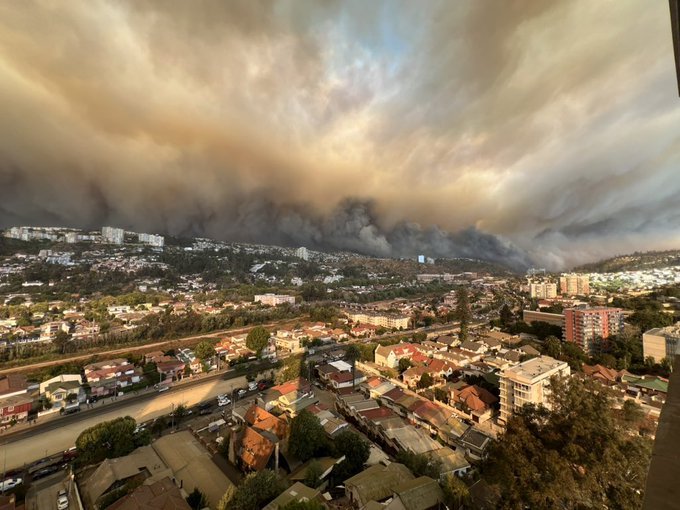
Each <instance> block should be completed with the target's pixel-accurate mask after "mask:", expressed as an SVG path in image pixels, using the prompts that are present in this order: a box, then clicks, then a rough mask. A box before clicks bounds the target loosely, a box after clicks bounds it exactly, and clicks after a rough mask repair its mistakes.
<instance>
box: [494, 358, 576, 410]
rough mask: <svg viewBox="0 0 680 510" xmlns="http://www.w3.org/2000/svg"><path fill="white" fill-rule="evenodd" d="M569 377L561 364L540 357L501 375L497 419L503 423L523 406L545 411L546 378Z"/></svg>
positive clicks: (548, 381) (546, 400)
mask: <svg viewBox="0 0 680 510" xmlns="http://www.w3.org/2000/svg"><path fill="white" fill-rule="evenodd" d="M570 373H571V371H570V369H569V365H568V364H567V363H566V362H564V361H559V360H556V359H553V358H551V357H549V356H540V357H538V358H532V359H530V360H527V361H525V362H524V363H520V364H519V365H517V366H514V367H512V368H506V369H505V370H503V371H502V372H501V377H500V388H501V395H500V397H501V415H500V421H501V422H502V423H506V422H507V421H508V419H509V418H510V416H511V415H512V414H513V413H514V412H515V411H516V410H518V409H519V408H520V407H522V406H523V405H525V404H543V405H545V406H546V407H549V403H548V396H549V394H550V387H549V384H550V378H551V377H553V376H558V377H566V376H568V375H569V374H570Z"/></svg>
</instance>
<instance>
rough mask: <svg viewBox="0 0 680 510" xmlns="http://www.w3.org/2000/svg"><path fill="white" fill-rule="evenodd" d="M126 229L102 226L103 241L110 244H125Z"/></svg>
mask: <svg viewBox="0 0 680 510" xmlns="http://www.w3.org/2000/svg"><path fill="white" fill-rule="evenodd" d="M124 240H125V230H123V229H122V228H116V227H102V242H104V243H109V244H123V241H124Z"/></svg>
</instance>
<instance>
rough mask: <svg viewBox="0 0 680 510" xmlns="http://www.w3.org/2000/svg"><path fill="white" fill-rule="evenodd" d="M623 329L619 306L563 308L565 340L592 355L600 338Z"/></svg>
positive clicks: (602, 338)
mask: <svg viewBox="0 0 680 510" xmlns="http://www.w3.org/2000/svg"><path fill="white" fill-rule="evenodd" d="M622 330H623V313H622V310H621V309H620V308H609V307H606V306H602V307H597V308H567V309H566V310H564V325H563V326H562V335H563V338H564V341H565V342H573V343H575V344H576V345H578V346H579V347H580V348H581V349H583V351H584V352H586V353H588V354H590V355H592V354H596V353H597V352H598V350H599V349H600V347H601V346H600V340H606V339H607V338H609V337H610V336H614V335H618V334H619V333H620V332H621V331H622Z"/></svg>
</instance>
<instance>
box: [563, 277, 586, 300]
mask: <svg viewBox="0 0 680 510" xmlns="http://www.w3.org/2000/svg"><path fill="white" fill-rule="evenodd" d="M560 293H561V294H565V295H567V296H587V295H588V294H590V278H589V277H588V275H587V274H577V273H570V274H563V275H562V276H560Z"/></svg>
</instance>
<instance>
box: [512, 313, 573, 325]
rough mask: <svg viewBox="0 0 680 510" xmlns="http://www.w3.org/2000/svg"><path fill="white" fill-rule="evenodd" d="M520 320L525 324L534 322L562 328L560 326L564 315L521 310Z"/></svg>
mask: <svg viewBox="0 0 680 510" xmlns="http://www.w3.org/2000/svg"><path fill="white" fill-rule="evenodd" d="M522 320H523V321H524V322H526V323H527V324H533V323H534V322H547V323H548V324H552V325H553V326H559V327H562V324H563V323H564V315H563V314H561V313H548V312H538V311H535V310H522Z"/></svg>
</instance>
